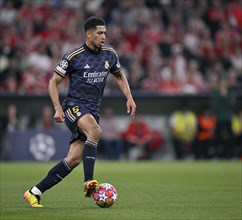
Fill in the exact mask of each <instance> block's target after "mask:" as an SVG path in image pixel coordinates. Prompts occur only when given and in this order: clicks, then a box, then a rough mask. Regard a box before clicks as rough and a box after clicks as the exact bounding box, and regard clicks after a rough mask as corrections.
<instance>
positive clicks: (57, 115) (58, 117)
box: [54, 109, 65, 123]
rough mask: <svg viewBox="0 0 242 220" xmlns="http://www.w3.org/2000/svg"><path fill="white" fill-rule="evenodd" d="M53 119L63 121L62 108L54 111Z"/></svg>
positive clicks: (58, 121)
mask: <svg viewBox="0 0 242 220" xmlns="http://www.w3.org/2000/svg"><path fill="white" fill-rule="evenodd" d="M54 119H55V121H56V122H57V123H62V122H64V121H65V114H64V112H63V111H62V109H58V110H56V112H55V115H54Z"/></svg>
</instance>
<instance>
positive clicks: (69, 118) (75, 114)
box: [64, 105, 99, 144]
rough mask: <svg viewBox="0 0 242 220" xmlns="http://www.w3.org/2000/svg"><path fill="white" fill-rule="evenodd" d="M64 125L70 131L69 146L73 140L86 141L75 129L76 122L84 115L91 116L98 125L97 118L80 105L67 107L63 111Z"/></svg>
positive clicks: (76, 128)
mask: <svg viewBox="0 0 242 220" xmlns="http://www.w3.org/2000/svg"><path fill="white" fill-rule="evenodd" d="M64 113H65V123H66V126H67V127H68V128H69V129H70V131H71V133H72V135H71V137H70V144H71V143H72V142H74V141H75V140H81V141H83V142H85V141H86V139H87V137H86V135H84V134H83V133H81V132H80V131H79V129H78V127H77V122H78V120H79V119H80V118H81V117H82V116H84V115H86V114H91V115H92V116H93V117H94V118H95V120H96V122H97V123H99V116H98V115H94V114H92V113H91V112H90V111H89V110H88V109H87V108H85V107H84V106H82V105H73V106H70V107H68V108H67V109H66V110H65V111H64Z"/></svg>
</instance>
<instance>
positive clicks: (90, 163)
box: [77, 114, 101, 197]
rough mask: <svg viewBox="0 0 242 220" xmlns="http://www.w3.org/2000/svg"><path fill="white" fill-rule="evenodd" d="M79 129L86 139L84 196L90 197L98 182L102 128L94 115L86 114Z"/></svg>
mask: <svg viewBox="0 0 242 220" xmlns="http://www.w3.org/2000/svg"><path fill="white" fill-rule="evenodd" d="M77 126H78V129H79V130H80V132H82V133H83V134H84V135H85V136H86V137H87V139H86V141H85V144H84V148H83V170H84V195H85V196H86V197H90V196H91V194H92V192H93V190H95V188H96V187H97V186H98V182H97V181H96V180H93V174H94V166H95V161H96V157H97V145H98V142H99V140H100V137H101V128H100V126H99V125H98V123H97V119H95V118H94V117H93V116H92V115H90V114H86V115H84V116H83V117H81V118H80V119H79V120H78V124H77Z"/></svg>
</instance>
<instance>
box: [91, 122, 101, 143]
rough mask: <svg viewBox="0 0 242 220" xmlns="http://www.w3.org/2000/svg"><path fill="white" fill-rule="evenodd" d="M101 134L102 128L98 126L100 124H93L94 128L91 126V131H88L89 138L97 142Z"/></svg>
mask: <svg viewBox="0 0 242 220" xmlns="http://www.w3.org/2000/svg"><path fill="white" fill-rule="evenodd" d="M101 134H102V129H101V128H100V126H95V128H93V129H92V131H91V132H90V139H92V140H94V141H96V142H98V141H99V140H100V138H101Z"/></svg>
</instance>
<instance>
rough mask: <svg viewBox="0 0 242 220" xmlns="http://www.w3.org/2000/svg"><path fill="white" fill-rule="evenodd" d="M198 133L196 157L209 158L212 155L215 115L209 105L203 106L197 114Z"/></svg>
mask: <svg viewBox="0 0 242 220" xmlns="http://www.w3.org/2000/svg"><path fill="white" fill-rule="evenodd" d="M197 122H198V134H197V141H196V144H195V149H194V153H195V158H196V159H211V158H212V157H213V156H214V151H215V150H214V147H215V146H214V145H215V142H214V141H215V128H216V117H215V116H214V115H213V113H212V111H211V108H210V106H205V107H203V109H202V112H201V113H200V114H199V115H198V120H197Z"/></svg>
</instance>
